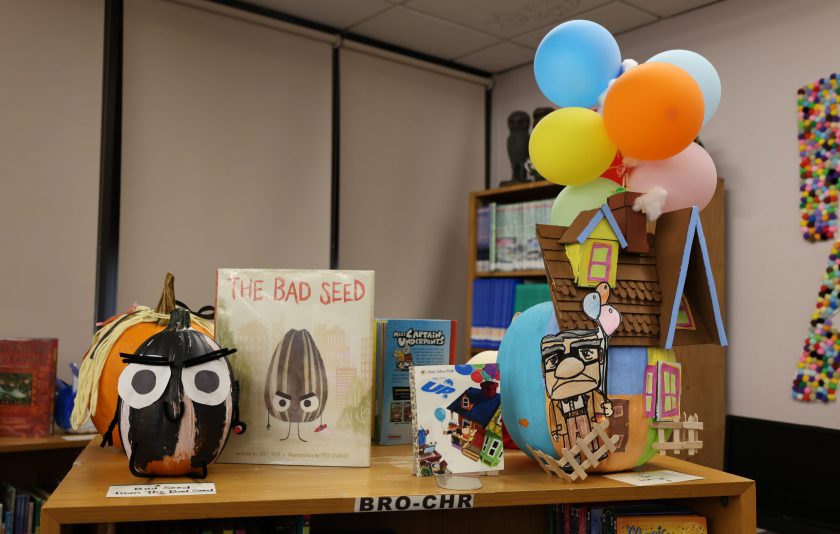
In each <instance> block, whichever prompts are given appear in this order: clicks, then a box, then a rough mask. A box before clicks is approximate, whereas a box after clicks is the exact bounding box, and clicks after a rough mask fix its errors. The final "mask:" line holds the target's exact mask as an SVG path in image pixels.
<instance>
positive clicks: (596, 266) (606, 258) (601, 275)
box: [586, 243, 612, 282]
mask: <svg viewBox="0 0 840 534" xmlns="http://www.w3.org/2000/svg"><path fill="white" fill-rule="evenodd" d="M611 263H612V247H611V246H609V245H606V244H604V243H592V254H591V255H590V256H589V269H588V271H587V273H586V277H587V278H588V279H589V281H590V282H608V281H609V279H610V265H611Z"/></svg>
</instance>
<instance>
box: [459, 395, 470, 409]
mask: <svg viewBox="0 0 840 534" xmlns="http://www.w3.org/2000/svg"><path fill="white" fill-rule="evenodd" d="M461 408H463V409H465V410H469V409H470V399H469V397H467V396H466V395H464V397H463V398H462V399H461Z"/></svg>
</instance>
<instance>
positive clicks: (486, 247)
mask: <svg viewBox="0 0 840 534" xmlns="http://www.w3.org/2000/svg"><path fill="white" fill-rule="evenodd" d="M476 217H477V220H476V259H475V270H476V272H479V273H484V272H487V271H489V270H490V206H481V207H480V208H478V213H477V214H476Z"/></svg>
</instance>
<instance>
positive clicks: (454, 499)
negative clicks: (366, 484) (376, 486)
mask: <svg viewBox="0 0 840 534" xmlns="http://www.w3.org/2000/svg"><path fill="white" fill-rule="evenodd" d="M474 500H475V496H474V495H472V494H471V493H447V494H443V495H394V496H389V497H385V496H380V497H356V508H355V510H354V512H406V511H412V510H461V509H464V508H472V507H473V501H474Z"/></svg>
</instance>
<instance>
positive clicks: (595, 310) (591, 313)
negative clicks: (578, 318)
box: [583, 292, 601, 321]
mask: <svg viewBox="0 0 840 534" xmlns="http://www.w3.org/2000/svg"><path fill="white" fill-rule="evenodd" d="M583 313H585V314H586V316H587V317H589V318H590V319H592V320H593V321H595V320H597V319H598V316H600V315H601V295H600V294H599V293H598V292H593V293H590V294H588V295H586V296H585V297H583Z"/></svg>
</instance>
